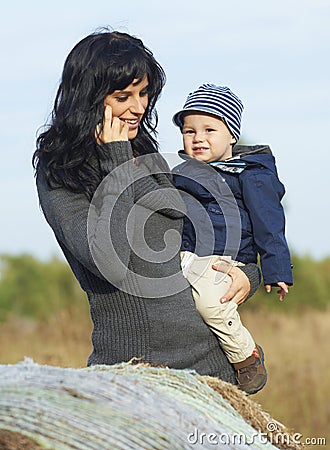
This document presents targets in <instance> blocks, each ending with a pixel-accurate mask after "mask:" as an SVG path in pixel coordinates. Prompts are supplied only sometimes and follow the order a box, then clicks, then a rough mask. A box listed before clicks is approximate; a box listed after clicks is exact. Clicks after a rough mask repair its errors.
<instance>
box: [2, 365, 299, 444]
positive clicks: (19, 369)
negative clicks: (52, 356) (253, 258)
mask: <svg viewBox="0 0 330 450" xmlns="http://www.w3.org/2000/svg"><path fill="white" fill-rule="evenodd" d="M269 420H270V417H269V416H267V415H266V414H265V413H264V412H263V411H262V410H261V408H260V407H258V405H256V404H254V403H253V402H252V401H251V400H250V399H249V398H248V397H247V396H246V395H245V394H243V393H242V392H241V391H239V390H238V389H237V388H236V387H235V386H232V385H230V384H228V383H225V382H222V381H221V380H218V379H216V378H212V377H201V376H198V375H197V374H196V373H195V372H191V371H187V370H172V369H168V368H163V367H153V366H148V365H145V364H131V363H123V364H118V365H114V366H94V367H91V368H84V369H70V368H59V367H51V366H41V365H38V364H35V363H34V362H33V361H32V360H30V359H26V360H25V361H24V362H20V363H18V364H14V365H0V449H1V448H7V449H10V448H11V447H9V446H7V447H1V445H2V444H1V443H2V441H1V439H4V436H5V438H6V440H7V443H8V440H9V441H10V439H16V442H19V439H18V438H19V437H20V438H21V439H23V438H26V439H29V440H30V444H31V447H29V446H28V445H30V444H29V443H27V444H26V445H27V446H26V447H21V448H26V449H32V448H33V450H36V449H39V448H44V449H56V450H68V449H79V450H85V449H86V450H87V449H88V450H91V449H95V450H100V449H101V450H107V449H145V450H147V449H156V450H157V449H159V450H163V449H171V450H175V449H178V450H182V449H189V448H193V449H211V448H212V449H214V448H215V447H217V448H222V449H250V450H251V449H261V448H262V449H272V448H273V449H274V448H276V447H275V446H274V445H272V444H271V443H270V442H266V439H265V435H261V434H260V433H263V432H268V435H269V430H267V429H266V431H263V427H265V426H266V428H267V423H268V422H269ZM267 421H268V422H267ZM273 423H275V422H274V421H273ZM278 426H280V424H279V425H278ZM1 436H2V437H1ZM235 436H236V438H235ZM33 445H34V447H33ZM12 448H17V449H18V448H20V447H18V446H17V447H12ZM280 448H288V449H289V448H291V449H298V448H301V447H299V446H294V445H291V444H289V445H287V443H286V445H285V446H283V445H281V447H280Z"/></svg>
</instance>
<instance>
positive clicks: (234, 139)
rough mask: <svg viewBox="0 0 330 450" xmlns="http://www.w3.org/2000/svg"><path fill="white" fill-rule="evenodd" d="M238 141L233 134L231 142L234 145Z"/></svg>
mask: <svg viewBox="0 0 330 450" xmlns="http://www.w3.org/2000/svg"><path fill="white" fill-rule="evenodd" d="M236 142H237V141H236V138H234V136H232V137H231V141H230V143H231V144H233V145H234V144H236Z"/></svg>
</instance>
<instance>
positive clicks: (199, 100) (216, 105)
mask: <svg viewBox="0 0 330 450" xmlns="http://www.w3.org/2000/svg"><path fill="white" fill-rule="evenodd" d="M243 108H244V106H243V103H242V102H241V100H240V99H239V98H238V97H237V95H235V94H234V93H233V92H232V91H231V90H230V89H229V88H228V87H226V86H216V85H214V84H210V83H207V84H203V85H202V86H199V88H198V89H197V90H196V91H194V92H191V93H190V94H189V95H188V97H187V100H186V103H185V104H184V105H183V109H182V110H181V111H179V112H177V113H176V114H174V116H173V122H174V123H175V125H177V126H178V127H180V128H182V127H183V118H184V115H185V113H186V112H189V111H195V112H205V113H209V114H213V115H214V116H217V117H219V118H220V119H221V120H223V121H224V123H225V124H226V125H227V127H228V128H229V131H230V132H231V133H232V135H233V136H234V138H235V139H236V142H238V140H239V136H240V129H241V115H242V111H243Z"/></svg>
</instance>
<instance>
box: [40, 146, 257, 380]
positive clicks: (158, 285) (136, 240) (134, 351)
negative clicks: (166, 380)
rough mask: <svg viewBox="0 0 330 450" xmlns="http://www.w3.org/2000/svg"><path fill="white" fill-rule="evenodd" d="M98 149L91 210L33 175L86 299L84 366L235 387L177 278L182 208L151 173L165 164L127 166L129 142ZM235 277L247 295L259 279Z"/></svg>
mask: <svg viewBox="0 0 330 450" xmlns="http://www.w3.org/2000/svg"><path fill="white" fill-rule="evenodd" d="M103 149H104V151H105V152H106V154H107V158H106V160H105V162H103V169H105V170H106V172H107V173H109V176H107V177H106V178H105V180H104V181H103V182H102V183H101V185H100V187H99V188H98V190H97V192H96V194H95V196H94V198H93V200H92V202H90V201H89V200H88V199H87V197H86V196H85V195H84V194H79V193H73V192H70V191H68V190H66V189H64V188H59V189H50V188H49V187H48V185H47V183H46V180H45V178H44V176H43V173H42V171H41V170H39V171H38V174H37V188H38V194H39V200H40V205H41V207H42V210H43V212H44V215H45V217H46V220H47V222H48V223H49V225H50V226H51V228H52V230H53V232H54V234H55V237H56V239H57V241H58V243H59V245H60V247H61V249H62V251H63V253H64V255H65V257H66V259H67V261H68V263H69V265H70V267H71V269H72V271H73V273H74V274H75V276H76V278H77V280H78V281H79V283H80V285H81V287H82V289H83V290H84V291H85V292H86V293H87V296H88V300H89V304H90V314H91V318H92V321H93V325H94V329H93V333H92V343H93V352H92V354H91V355H90V357H89V359H88V364H89V365H95V364H115V363H118V362H122V361H128V360H130V359H132V358H133V357H136V358H141V360H142V361H144V362H147V363H159V364H164V365H167V366H169V367H172V368H180V369H181V368H189V369H194V370H196V371H197V372H198V373H200V374H207V375H211V376H218V377H220V378H222V379H224V380H226V381H230V382H232V383H236V380H235V377H234V371H233V369H232V366H231V365H230V364H229V362H228V361H227V358H226V357H225V355H224V353H223V352H222V350H221V348H220V347H219V344H218V341H217V339H216V337H215V336H214V335H213V334H212V332H211V331H210V330H209V328H208V327H207V325H206V324H205V323H204V322H203V320H202V319H201V317H200V315H199V314H198V312H197V311H196V308H195V304H194V301H193V297H192V294H191V289H190V287H189V285H187V282H186V280H185V279H184V277H183V276H182V273H181V270H180V257H179V249H180V236H181V230H182V217H183V212H184V206H182V201H181V198H180V196H179V194H178V191H176V190H175V189H174V188H173V185H172V184H171V181H170V179H169V177H168V176H166V175H164V174H162V173H160V172H161V171H163V170H164V166H165V164H166V163H165V161H164V159H163V158H162V157H161V156H160V155H159V154H158V155H157V156H156V158H154V157H153V158H152V159H148V158H144V157H141V158H138V159H137V160H136V161H135V163H133V160H132V149H131V145H130V143H129V142H112V143H110V144H106V145H105V146H103ZM160 158H161V160H160ZM158 163H159V164H158ZM160 166H162V170H159V167H160ZM167 171H168V173H169V172H170V169H167ZM180 202H181V203H180ZM243 269H244V271H245V273H246V274H247V276H248V277H249V279H250V282H251V293H253V292H254V291H255V290H256V289H257V287H258V285H259V282H260V272H259V269H258V268H257V266H255V265H253V264H251V265H250V264H249V265H247V266H245V267H244V268H243Z"/></svg>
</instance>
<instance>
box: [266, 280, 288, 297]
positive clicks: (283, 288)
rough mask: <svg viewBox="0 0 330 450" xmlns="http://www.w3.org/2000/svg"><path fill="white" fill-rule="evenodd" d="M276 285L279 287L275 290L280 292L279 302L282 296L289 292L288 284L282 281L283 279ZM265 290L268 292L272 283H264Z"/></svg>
mask: <svg viewBox="0 0 330 450" xmlns="http://www.w3.org/2000/svg"><path fill="white" fill-rule="evenodd" d="M277 285H278V286H279V287H280V288H281V289H279V290H278V291H277V293H278V294H280V302H282V301H283V300H284V297H285V296H286V294H288V292H289V286H288V285H287V284H286V283H284V281H279V282H278V283H277ZM265 289H266V292H267V293H268V294H269V293H270V292H271V291H272V285H271V284H265Z"/></svg>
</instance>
